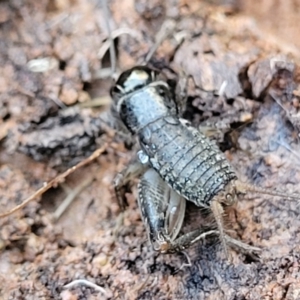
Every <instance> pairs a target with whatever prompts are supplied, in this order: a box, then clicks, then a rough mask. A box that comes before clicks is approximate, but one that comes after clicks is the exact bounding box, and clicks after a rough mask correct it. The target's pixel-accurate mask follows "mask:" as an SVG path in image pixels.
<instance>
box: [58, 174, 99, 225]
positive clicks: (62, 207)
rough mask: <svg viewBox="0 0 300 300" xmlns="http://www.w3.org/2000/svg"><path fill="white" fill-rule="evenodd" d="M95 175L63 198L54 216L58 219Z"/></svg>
mask: <svg viewBox="0 0 300 300" xmlns="http://www.w3.org/2000/svg"><path fill="white" fill-rule="evenodd" d="M94 179H95V177H94V176H91V177H89V178H87V179H86V180H84V181H83V182H81V183H80V185H79V186H77V187H76V188H75V189H74V190H72V191H71V192H70V193H69V194H68V196H67V197H66V198H65V199H64V200H63V202H62V203H61V204H60V205H59V206H58V208H57V209H56V210H55V212H54V213H53V218H54V220H55V221H57V220H58V219H59V218H60V217H61V216H62V215H63V213H64V212H65V211H66V210H67V208H68V207H69V206H70V205H71V204H72V202H73V201H74V199H75V198H76V197H77V196H78V195H79V194H80V193H81V192H82V191H83V190H84V189H85V188H86V187H88V186H89V185H90V184H91V183H92V182H93V181H94Z"/></svg>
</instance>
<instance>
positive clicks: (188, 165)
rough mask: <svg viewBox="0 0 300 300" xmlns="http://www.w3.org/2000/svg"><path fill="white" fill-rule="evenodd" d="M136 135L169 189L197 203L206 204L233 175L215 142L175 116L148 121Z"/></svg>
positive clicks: (198, 204)
mask: <svg viewBox="0 0 300 300" xmlns="http://www.w3.org/2000/svg"><path fill="white" fill-rule="evenodd" d="M138 137H139V141H140V144H141V147H142V149H143V150H144V152H145V153H146V154H147V155H148V156H149V163H150V165H151V167H152V168H154V169H155V170H156V171H157V172H158V173H159V174H160V176H161V177H162V179H163V180H164V181H165V182H167V183H168V184H169V185H170V186H171V187H172V189H174V190H175V191H176V192H177V193H179V194H181V195H182V196H183V197H185V198H186V199H187V200H189V201H192V202H193V203H195V204H196V205H197V206H205V207H209V206H210V202H211V200H212V198H213V197H214V196H215V195H217V194H218V193H219V192H220V191H221V190H224V188H225V186H226V185H227V184H228V183H229V182H230V181H231V180H233V179H236V175H235V172H234V171H233V169H232V167H231V165H230V164H229V163H228V161H227V159H226V158H225V156H224V154H223V153H222V152H221V151H220V150H219V149H218V148H217V146H216V145H215V144H214V143H213V142H212V141H210V140H209V139H208V138H207V137H206V136H204V135H203V134H202V133H201V132H199V131H198V130H196V129H195V128H193V127H189V126H187V125H186V124H184V122H182V121H181V120H179V119H178V118H176V117H174V116H167V117H163V118H161V119H159V120H156V121H155V122H153V123H150V124H148V125H147V126H145V127H144V128H143V129H142V130H140V131H139V133H138Z"/></svg>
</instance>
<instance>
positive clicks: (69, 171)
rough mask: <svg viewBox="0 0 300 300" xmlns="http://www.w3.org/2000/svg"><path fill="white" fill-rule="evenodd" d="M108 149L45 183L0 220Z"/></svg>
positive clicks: (104, 147)
mask: <svg viewBox="0 0 300 300" xmlns="http://www.w3.org/2000/svg"><path fill="white" fill-rule="evenodd" d="M106 148H107V144H106V143H105V144H104V145H103V146H102V147H101V148H100V149H97V150H96V151H95V152H94V153H93V154H92V155H90V156H89V157H88V158H86V159H85V160H83V161H81V162H80V163H79V164H77V165H76V166H74V167H72V168H70V169H68V170H67V171H65V172H64V173H62V174H60V175H58V176H57V177H55V178H54V179H52V180H51V181H50V182H48V183H46V182H45V183H44V185H43V186H42V187H41V188H40V189H38V190H37V191H36V192H35V193H34V194H33V195H31V196H30V197H28V198H27V199H25V200H24V201H23V202H22V203H21V204H19V205H17V206H15V207H14V208H13V209H11V210H9V211H8V212H5V213H3V214H0V218H4V217H7V216H9V215H11V214H13V213H14V212H16V211H18V210H19V209H21V208H23V207H24V206H26V205H27V204H28V203H29V202H31V201H33V200H34V199H36V198H37V197H39V196H41V195H42V194H43V193H45V192H46V191H48V190H49V189H50V188H52V187H53V186H55V185H57V184H58V183H60V182H62V181H63V180H64V179H65V178H66V177H67V176H69V175H70V174H72V173H73V172H74V171H76V170H77V169H79V168H81V167H83V166H85V165H87V164H89V163H90V162H91V161H93V160H94V159H96V158H97V157H98V156H100V155H101V154H102V153H103V152H104V151H105V150H106Z"/></svg>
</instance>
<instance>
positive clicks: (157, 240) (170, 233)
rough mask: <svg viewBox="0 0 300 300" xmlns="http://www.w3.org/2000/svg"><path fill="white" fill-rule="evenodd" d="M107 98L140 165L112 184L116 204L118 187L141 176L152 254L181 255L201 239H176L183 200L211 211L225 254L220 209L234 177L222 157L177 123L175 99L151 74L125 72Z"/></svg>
mask: <svg viewBox="0 0 300 300" xmlns="http://www.w3.org/2000/svg"><path fill="white" fill-rule="evenodd" d="M111 95H112V97H113V99H114V108H115V109H116V111H117V112H118V113H119V116H120V119H121V120H122V121H123V123H124V125H125V126H126V127H127V129H128V130H129V131H130V132H131V133H132V134H133V135H135V136H137V138H138V141H139V143H140V146H141V151H140V152H139V160H137V161H135V162H134V163H133V164H131V165H129V166H128V167H127V168H126V169H124V170H123V172H122V173H120V174H119V175H118V176H117V177H116V179H115V190H116V194H117V196H118V199H119V203H120V205H121V206H122V207H124V205H123V204H124V203H125V200H122V199H124V192H123V191H122V188H123V187H124V186H126V184H127V183H128V181H129V180H130V178H131V177H133V176H142V177H141V181H140V184H139V206H140V208H141V213H142V216H143V219H144V222H145V224H146V227H147V230H148V234H149V238H150V240H151V242H152V244H153V246H154V248H155V249H156V250H159V251H161V252H167V251H177V250H179V249H181V250H182V249H184V248H185V247H187V246H189V245H191V244H192V243H194V242H195V241H197V240H199V238H200V237H201V236H203V235H202V234H203V232H202V231H195V232H191V233H189V234H186V235H184V236H182V237H180V238H178V239H177V240H175V238H176V235H177V234H178V232H179V230H180V227H181V224H182V221H183V217H184V211H185V204H183V203H185V199H186V200H188V201H191V202H194V203H195V204H196V205H197V206H202V207H207V208H210V209H211V210H212V212H213V214H214V216H215V219H216V221H217V225H218V229H219V234H220V236H221V239H222V242H223V245H224V247H225V249H226V244H225V242H226V241H225V237H226V235H225V233H224V232H223V223H222V217H221V214H222V212H223V208H222V204H227V205H231V204H233V203H234V201H235V199H236V186H235V183H236V175H235V172H234V171H233V169H232V167H231V166H230V164H229V162H228V161H227V160H226V158H225V156H224V154H223V153H222V152H221V151H220V150H219V149H218V147H217V146H216V145H215V143H214V142H212V141H211V140H209V139H208V138H207V137H206V136H205V135H203V134H202V133H201V132H199V131H198V130H197V129H195V128H193V127H190V126H188V125H187V124H186V121H184V120H182V119H180V118H179V114H178V105H177V103H176V100H175V95H174V94H173V93H172V90H171V89H170V87H169V85H168V84H167V83H166V81H164V80H160V78H159V75H158V73H156V72H155V71H153V70H151V69H149V68H147V67H143V66H137V67H134V68H132V69H130V70H128V71H126V72H124V73H123V74H122V75H121V76H120V78H119V79H118V81H117V83H116V85H115V86H114V87H113V89H112V90H111ZM122 193H123V195H122ZM179 195H181V196H182V197H179ZM172 224H173V225H172ZM172 227H173V228H172Z"/></svg>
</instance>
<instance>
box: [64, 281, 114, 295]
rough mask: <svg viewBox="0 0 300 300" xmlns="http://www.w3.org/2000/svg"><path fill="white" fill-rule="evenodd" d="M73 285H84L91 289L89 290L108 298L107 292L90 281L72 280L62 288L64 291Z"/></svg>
mask: <svg viewBox="0 0 300 300" xmlns="http://www.w3.org/2000/svg"><path fill="white" fill-rule="evenodd" d="M75 285H86V286H88V287H91V288H93V289H95V290H96V291H98V292H100V293H102V294H103V295H105V296H108V292H107V291H106V290H105V289H104V288H103V287H101V286H99V285H97V284H95V283H93V282H91V281H88V280H86V279H76V280H73V281H71V282H70V283H68V284H66V285H65V286H64V289H70V288H72V287H74V286H75Z"/></svg>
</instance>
